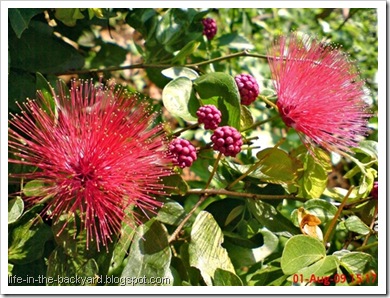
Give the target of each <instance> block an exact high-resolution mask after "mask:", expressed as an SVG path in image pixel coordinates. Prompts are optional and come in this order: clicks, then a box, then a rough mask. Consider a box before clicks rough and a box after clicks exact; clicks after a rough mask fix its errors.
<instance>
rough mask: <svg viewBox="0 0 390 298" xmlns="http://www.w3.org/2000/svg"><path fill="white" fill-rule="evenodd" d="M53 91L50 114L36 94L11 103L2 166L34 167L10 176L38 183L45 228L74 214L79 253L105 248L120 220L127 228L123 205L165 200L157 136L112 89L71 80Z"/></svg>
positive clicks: (140, 109)
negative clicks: (14, 106)
mask: <svg viewBox="0 0 390 298" xmlns="http://www.w3.org/2000/svg"><path fill="white" fill-rule="evenodd" d="M59 88H60V92H59V95H55V101H56V108H57V112H54V111H52V110H48V109H46V110H45V107H50V106H51V105H50V103H49V100H47V99H46V97H45V96H43V94H42V93H41V92H39V91H38V93H37V94H38V98H37V100H27V102H25V103H23V105H19V107H20V109H21V110H22V113H21V114H20V115H12V116H13V118H12V120H10V128H9V148H10V152H11V153H13V154H14V156H16V158H14V159H10V160H9V162H11V163H16V164H23V165H28V166H34V167H36V168H37V169H38V170H36V171H34V172H32V173H23V174H17V175H16V174H15V175H13V176H14V177H18V178H24V179H28V180H31V179H34V180H39V181H40V182H42V183H44V185H45V189H44V191H43V193H44V194H45V197H46V198H47V197H48V196H49V197H51V199H50V200H49V201H48V203H47V206H46V208H45V209H44V211H43V213H45V214H46V215H47V216H48V217H49V218H52V219H53V223H56V222H58V221H59V219H60V216H61V215H62V214H67V215H71V216H78V217H79V218H80V219H81V223H82V225H81V229H82V230H86V232H87V248H88V246H89V242H90V241H94V240H95V241H96V245H97V249H98V250H99V247H100V244H102V245H103V246H106V248H107V243H108V242H107V241H112V235H118V234H119V233H120V230H121V225H122V222H129V223H130V217H129V216H130V214H129V213H126V212H127V211H126V209H129V208H128V207H129V206H131V205H134V206H137V207H138V208H139V209H140V210H141V211H142V212H145V211H153V210H154V209H155V208H156V207H160V206H161V203H160V202H158V201H156V200H155V198H154V196H155V195H164V194H165V192H164V187H163V185H162V184H161V183H160V181H161V178H162V177H164V176H167V175H170V173H171V172H170V169H169V168H168V166H167V165H169V164H170V163H171V161H170V158H169V156H168V155H167V153H166V152H167V151H166V150H167V149H166V147H167V144H166V142H165V137H164V133H163V130H162V127H161V126H154V127H152V122H153V120H154V116H153V115H152V114H151V113H150V112H149V111H148V107H147V106H146V105H145V104H139V103H137V99H136V98H135V97H132V96H131V95H129V94H127V93H126V92H124V91H123V90H122V89H119V90H117V91H115V90H114V88H115V85H112V86H111V87H104V86H103V85H99V86H98V87H95V86H94V84H93V82H92V81H90V82H83V81H81V82H79V83H78V81H72V84H71V89H70V90H65V88H66V87H65V88H62V87H60V86H59ZM66 94H68V95H66ZM17 157H18V158H17ZM42 199H43V197H29V198H27V199H26V200H27V201H28V202H29V203H32V204H33V203H38V202H39V201H41V200H42ZM65 227H66V224H65V225H64V226H63V227H62V229H61V231H63V230H64V228H65Z"/></svg>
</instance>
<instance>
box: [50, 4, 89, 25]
mask: <svg viewBox="0 0 390 298" xmlns="http://www.w3.org/2000/svg"><path fill="white" fill-rule="evenodd" d="M54 16H55V17H56V19H58V20H60V21H61V22H63V23H64V24H65V25H66V26H69V27H74V26H76V22H77V20H81V19H84V15H83V14H82V13H81V11H80V8H56V12H55V13H54Z"/></svg>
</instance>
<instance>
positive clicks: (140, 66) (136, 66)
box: [55, 50, 268, 76]
mask: <svg viewBox="0 0 390 298" xmlns="http://www.w3.org/2000/svg"><path fill="white" fill-rule="evenodd" d="M236 57H253V58H261V59H268V56H267V55H261V54H250V53H249V51H248V50H244V51H242V52H238V53H234V54H230V55H226V56H223V57H218V58H214V59H209V60H206V61H202V62H197V63H189V64H184V65H172V64H145V63H138V64H132V65H125V66H113V67H107V68H101V69H99V68H94V69H80V70H71V71H67V72H62V73H56V74H55V75H57V76H59V75H69V74H86V73H96V72H106V71H119V70H126V69H147V68H163V69H164V68H169V67H172V66H177V67H188V68H193V69H195V70H197V69H198V68H199V67H200V66H203V65H207V64H211V63H214V62H219V61H223V60H228V59H232V58H236Z"/></svg>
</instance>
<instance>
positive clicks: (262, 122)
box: [241, 115, 279, 132]
mask: <svg viewBox="0 0 390 298" xmlns="http://www.w3.org/2000/svg"><path fill="white" fill-rule="evenodd" d="M277 118H279V115H276V116H274V117H271V118H268V119H265V120H261V121H257V122H255V123H253V124H252V125H251V126H249V127H247V128H245V129H244V130H242V131H241V132H245V131H248V130H252V129H253V128H255V127H257V126H260V125H263V124H265V123H267V122H271V121H273V120H275V119H277Z"/></svg>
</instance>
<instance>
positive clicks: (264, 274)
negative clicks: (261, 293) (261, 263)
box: [248, 265, 288, 286]
mask: <svg viewBox="0 0 390 298" xmlns="http://www.w3.org/2000/svg"><path fill="white" fill-rule="evenodd" d="M249 276H250V279H249V281H248V286H283V285H286V283H287V281H286V279H287V277H288V276H287V275H285V274H284V273H283V271H282V269H280V267H276V266H272V265H267V266H266V267H263V268H261V269H260V270H257V271H256V272H255V273H251V274H249Z"/></svg>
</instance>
